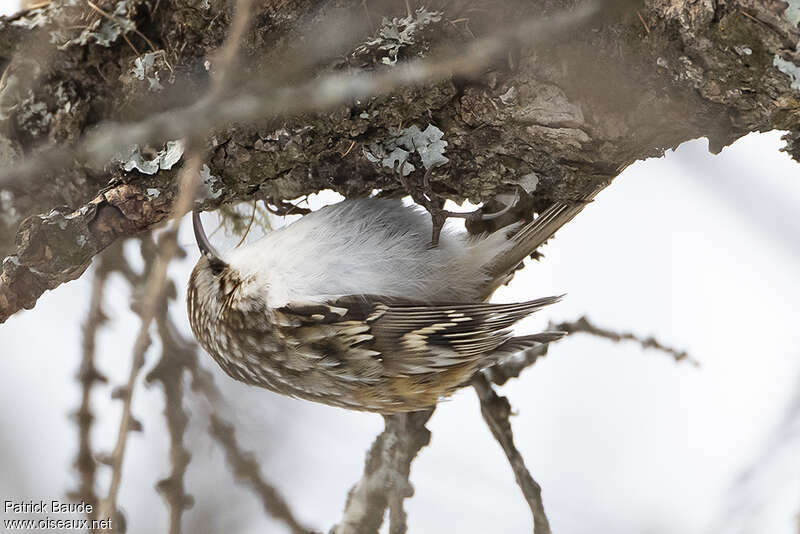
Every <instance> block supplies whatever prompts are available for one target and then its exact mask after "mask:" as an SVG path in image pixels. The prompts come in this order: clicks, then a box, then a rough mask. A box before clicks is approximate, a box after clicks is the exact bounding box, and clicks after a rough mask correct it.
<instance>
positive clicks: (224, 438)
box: [209, 413, 313, 534]
mask: <svg viewBox="0 0 800 534" xmlns="http://www.w3.org/2000/svg"><path fill="white" fill-rule="evenodd" d="M209 432H210V434H211V437H213V438H214V439H215V440H216V441H217V443H219V444H220V446H221V447H222V449H223V450H224V451H225V457H226V459H227V461H228V465H229V466H230V468H231V470H232V471H233V473H234V475H235V476H236V478H237V480H239V481H241V482H244V483H246V484H247V485H249V486H250V488H252V489H253V491H254V492H255V493H256V495H258V496H259V497H260V499H261V504H262V506H263V507H264V511H266V512H267V513H268V514H270V515H271V516H272V517H274V518H275V519H278V520H280V521H283V522H284V523H286V525H287V526H288V527H289V529H290V530H291V531H292V533H293V534H308V533H310V532H313V531H312V530H310V529H308V528H306V527H304V526H302V525H301V524H300V522H299V521H298V520H297V519H296V518H295V517H294V515H293V514H292V511H291V510H290V509H289V506H288V505H287V504H286V501H285V500H284V499H283V497H282V496H281V494H280V493H279V492H278V490H277V489H275V487H274V486H272V485H271V484H269V483H268V482H266V481H265V480H264V479H263V478H262V476H261V467H260V466H259V465H258V462H257V461H256V459H255V458H254V457H253V455H252V454H251V453H247V452H244V451H243V450H241V448H240V447H239V444H238V443H237V442H236V431H235V430H234V428H233V425H230V424H228V423H226V422H225V421H223V420H222V418H220V417H219V416H218V415H217V414H215V413H212V414H211V426H210V427H209Z"/></svg>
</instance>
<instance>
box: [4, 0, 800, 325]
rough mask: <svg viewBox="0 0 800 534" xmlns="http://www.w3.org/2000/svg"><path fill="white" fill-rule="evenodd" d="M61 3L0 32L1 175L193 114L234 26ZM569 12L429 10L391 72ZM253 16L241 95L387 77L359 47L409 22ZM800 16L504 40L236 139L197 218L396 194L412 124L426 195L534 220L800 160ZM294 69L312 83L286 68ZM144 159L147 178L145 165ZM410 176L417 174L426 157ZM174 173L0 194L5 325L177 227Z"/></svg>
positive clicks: (519, 4) (650, 21)
mask: <svg viewBox="0 0 800 534" xmlns="http://www.w3.org/2000/svg"><path fill="white" fill-rule="evenodd" d="M69 4H70V2H68V1H56V2H53V3H51V4H49V5H48V6H46V7H43V8H41V9H37V10H32V11H28V12H25V13H23V14H21V15H18V16H15V17H11V18H6V19H2V20H0V65H4V66H5V68H4V72H3V77H2V82H1V83H0V158H2V159H3V160H4V165H3V166H4V167H7V168H8V167H10V166H12V165H14V164H15V163H19V162H20V161H25V159H26V158H34V159H35V158H36V157H37V156H40V155H41V154H44V152H43V150H45V149H44V148H42V147H43V146H45V145H51V144H54V143H56V144H61V145H63V146H69V143H72V142H75V141H76V140H78V139H80V138H82V136H85V135H86V134H87V133H89V132H91V131H92V129H93V128H95V127H96V126H97V125H98V124H99V123H100V122H101V121H103V120H115V121H122V122H125V121H136V120H139V119H142V118H143V117H147V116H151V115H152V114H153V113H157V112H161V111H165V110H175V109H180V108H185V107H186V106H187V105H188V104H191V103H192V102H194V101H195V100H197V99H198V98H200V95H202V93H203V91H204V90H205V89H206V87H207V86H208V83H209V72H208V70H207V69H208V68H211V70H212V71H213V60H214V58H213V55H212V54H211V52H212V51H213V50H214V49H215V48H217V47H218V46H219V45H220V43H221V42H222V40H223V39H224V36H225V34H226V31H227V29H228V25H229V23H230V19H231V15H230V11H231V9H230V5H229V4H227V3H223V2H219V3H218V2H207V1H205V0H169V1H166V0H164V1H161V2H145V1H134V0H129V1H124V2H120V3H115V2H110V1H109V2H99V3H97V4H96V5H97V7H98V8H99V9H100V10H102V11H104V12H105V13H106V15H108V16H104V15H102V14H100V13H98V11H97V10H95V9H91V8H89V7H86V5H85V4H84V3H79V2H76V3H75V4H76V5H74V6H72V5H69ZM412 4H413V3H412ZM120 6H121V7H120ZM365 6H366V7H365ZM571 6H573V3H572V2H567V1H566V0H544V1H535V2H523V1H509V2H493V1H491V0H483V1H479V0H476V1H466V0H464V1H457V2H438V1H432V2H431V3H430V4H428V5H425V7H426V8H427V9H428V11H436V10H441V11H443V14H442V16H441V17H438V19H436V17H432V18H430V19H426V21H425V23H422V22H419V23H418V24H416V25H415V28H414V31H412V32H411V39H410V41H412V42H405V41H403V42H400V43H399V44H397V43H396V42H393V43H390V44H393V45H396V46H392V47H389V48H390V49H391V51H392V53H395V52H396V57H397V61H398V62H399V63H403V62H407V61H410V60H413V59H414V58H418V57H427V56H431V55H435V54H437V53H438V52H437V51H439V50H443V49H446V50H449V51H451V52H452V50H454V49H456V50H457V49H458V47H466V46H467V45H469V44H470V43H471V42H473V41H474V40H475V39H480V38H481V37H483V36H486V35H490V34H492V32H498V31H500V32H503V31H505V29H506V28H508V27H512V26H513V25H514V24H515V23H516V22H518V21H519V20H522V19H525V18H529V17H533V18H537V17H546V16H548V14H551V13H555V12H558V11H560V10H563V9H571ZM787 7H788V9H787ZM115 9H116V11H115ZM258 10H259V12H258V13H257V14H255V15H254V21H253V26H252V28H251V30H250V32H249V33H248V36H247V40H246V43H245V47H244V56H245V58H244V62H243V64H244V65H245V68H244V69H243V71H242V73H240V76H241V77H240V78H239V79H240V80H247V79H251V78H254V77H259V76H262V77H263V76H266V77H269V76H274V77H278V78H281V81H289V82H291V81H292V80H302V79H305V78H304V76H306V75H307V73H308V72H309V70H311V71H313V72H315V73H317V74H318V75H319V74H320V73H330V72H339V71H344V70H345V69H359V70H365V69H374V70H375V71H376V72H377V71H380V70H381V69H384V68H395V67H386V66H385V65H383V60H384V59H386V60H387V61H389V62H391V61H392V60H393V59H394V56H388V57H387V54H389V53H390V52H387V50H385V49H381V45H384V44H387V40H386V38H385V37H384V38H381V39H379V40H378V41H377V44H372V45H369V44H365V43H369V42H371V40H372V41H374V39H372V37H375V36H376V35H378V34H379V26H381V23H380V17H381V16H383V15H389V16H396V17H403V16H405V14H406V13H405V6H404V5H403V3H402V2H388V1H386V2H368V3H363V2H360V1H356V0H332V1H327V2H310V1H303V0H283V1H277V2H268V3H267V2H265V3H263V4H260V5H259V6H258ZM393 10H394V11H393ZM797 10H798V8H797V6H796V5H792V6H788V4H786V3H784V2H780V1H763V2H756V1H755V0H736V1H730V2H715V1H713V0H701V1H698V2H688V1H682V0H648V1H647V2H645V3H643V4H642V5H640V6H639V8H638V9H636V8H632V9H628V10H626V11H625V12H624V13H622V14H618V15H614V16H613V17H611V19H610V20H609V19H608V18H606V19H605V20H603V21H595V22H594V23H593V24H592V25H591V27H585V28H582V29H581V30H580V31H572V32H569V33H564V34H563V35H560V36H558V38H556V39H554V40H553V41H552V42H550V43H547V44H542V43H536V44H535V45H529V44H528V42H527V41H526V40H525V39H524V38H520V39H516V40H514V42H513V43H512V44H511V45H509V46H508V47H507V48H506V49H505V50H503V53H500V54H496V55H495V56H494V57H493V59H491V60H490V61H488V62H487V63H486V64H485V65H483V66H482V68H481V69H480V70H479V71H478V72H477V73H472V75H471V76H469V77H463V76H454V77H448V78H446V79H442V80H439V81H436V82H435V83H431V84H428V85H425V86H410V87H402V88H399V89H397V90H395V91H393V92H392V93H390V94H388V95H383V96H376V97H373V98H369V99H362V100H359V101H353V102H349V103H347V104H345V105H339V106H336V107H333V108H331V109H328V110H326V111H323V112H319V113H313V114H312V113H299V114H298V113H295V114H293V115H292V116H284V117H280V118H274V117H273V118H271V119H269V120H259V118H258V117H254V118H253V119H254V120H252V121H248V122H246V123H243V122H240V123H237V124H233V125H229V126H226V127H224V128H221V129H217V130H216V131H215V133H214V135H213V137H212V138H211V141H210V143H209V146H208V157H207V159H206V163H207V165H208V169H206V171H207V172H206V174H205V177H206V185H207V186H208V187H209V189H210V191H209V193H211V194H210V195H209V197H208V198H207V199H206V201H205V202H204V207H206V208H214V207H217V206H219V205H221V204H222V203H226V202H232V201H238V200H246V199H252V198H254V197H258V198H262V199H265V200H269V201H273V202H278V201H280V200H283V199H290V198H295V197H298V196H302V195H304V194H307V193H312V192H315V191H318V190H321V189H334V190H336V191H338V192H340V193H342V194H343V195H345V196H354V195H363V194H367V193H369V192H370V191H372V190H373V189H381V190H383V191H384V192H386V193H387V194H391V192H393V191H398V190H399V187H400V186H399V182H398V180H397V179H396V175H395V174H394V172H393V170H392V169H391V168H390V166H386V165H383V164H381V163H383V162H378V163H377V164H376V163H375V162H373V161H372V160H374V159H375V156H376V151H377V152H380V151H381V150H386V151H389V150H390V149H391V148H392V147H393V146H394V145H395V144H397V140H398V137H399V136H401V135H402V134H403V133H404V132H405V133H407V130H406V129H407V128H409V127H411V126H416V127H418V128H419V129H420V130H423V131H424V130H425V129H426V128H427V126H428V125H434V126H435V128H436V129H438V130H440V131H441V132H442V134H443V137H442V139H443V140H444V141H445V142H446V143H447V144H446V146H445V147H444V153H443V154H444V156H445V157H446V158H447V159H448V160H449V162H448V166H447V168H446V170H441V171H440V172H438V173H437V174H436V175H435V177H434V181H433V184H432V185H433V189H434V190H435V191H436V192H437V193H439V194H441V195H443V196H446V197H448V198H453V199H464V198H467V199H470V200H472V201H486V200H489V199H490V198H492V196H493V195H495V194H497V193H499V192H503V191H507V190H510V188H511V187H513V184H517V183H521V182H522V183H526V184H528V185H530V184H531V182H532V181H531V178H532V177H534V176H535V177H536V178H537V183H538V185H537V188H536V191H535V193H534V195H533V205H532V207H533V208H535V209H537V210H542V209H544V208H545V207H547V206H548V205H550V204H551V203H553V202H555V201H559V200H569V199H573V198H578V197H579V196H580V195H582V194H584V193H585V192H586V191H587V190H591V189H593V188H596V187H597V186H598V185H599V184H605V183H607V182H609V181H610V180H612V179H613V178H614V177H615V176H616V175H617V174H618V173H619V172H620V171H621V170H622V169H624V168H625V167H626V166H627V165H629V164H631V163H632V162H634V161H636V160H639V159H643V158H648V157H656V156H660V155H662V154H663V152H664V150H666V149H668V148H672V147H675V146H677V145H679V144H680V143H682V142H683V141H686V140H688V139H692V138H697V137H702V136H705V137H707V138H708V139H709V148H710V150H711V151H712V152H718V151H719V150H721V148H722V147H724V146H726V145H728V144H730V143H731V142H733V141H734V140H736V139H737V138H739V137H741V136H742V135H745V134H747V133H749V132H753V131H766V130H771V129H776V128H779V129H786V130H792V133H791V134H790V135H789V136H788V146H787V151H789V153H791V154H792V155H793V156H794V157H795V158H797V157H798V148H797V147H798V144H797V139H798V135H800V127H798V123H800V121H798V117H800V98H799V97H800V80H799V79H798V78H800V71H799V70H798V65H800V52H798V38H799V36H800V32H799V31H798V28H797V20H796V18H797ZM109 16H110V17H112V18H113V20H112V18H108V17H109ZM420 17H421V16H420V15H414V16H413V18H412V19H411V20H412V21H414V22H417V21H421V18H420ZM434 19H436V20H434ZM792 19H793V20H792ZM74 26H79V28H75V29H70V28H73V27H74ZM384 26H385V25H384ZM343 28H346V31H345V30H344V29H343ZM343 35H344V36H345V37H342V36H343ZM325 43H334V44H333V45H331V46H329V47H328V48H325V46H324V44H325ZM360 45H364V46H360ZM148 54H150V55H148ZM287 57H289V58H292V60H291V61H290V62H289V63H298V64H303V67H304V68H303V69H295V68H292V65H290V64H287V60H286V58H287ZM307 58H313V61H311V60H308V59H307ZM159 87H161V89H159ZM439 146H441V145H439ZM140 148H141V152H142V153H143V154H145V155H144V156H143V159H155V156H154V155H153V156H147V150H148V147H140ZM149 149H150V150H152V151H153V152H158V151H163V149H164V146H163V145H161V144H156V145H154V146H152V147H149ZM162 156H163V152H162ZM380 158H381V156H380V154H378V159H380ZM122 159H123V160H124V159H125V158H122ZM389 159H390V158H384V162H385V161H388V160H389ZM409 161H410V162H411V163H412V164H414V165H415V166H416V167H417V168H419V167H420V160H419V158H418V156H413V157H412V159H410V160H409ZM168 166H170V167H171V165H167V164H164V165H162V168H161V169H160V170H157V172H155V173H154V174H144V173H142V172H139V171H137V170H132V171H130V172H126V171H124V170H122V169H121V168H120V165H119V164H118V163H113V162H108V163H107V164H105V165H99V166H98V165H96V162H95V164H91V165H90V164H88V163H87V164H84V165H68V166H66V167H63V168H60V169H58V170H53V171H51V172H48V173H46V174H45V175H43V176H37V177H36V178H35V179H33V180H31V179H29V178H28V177H25V178H24V179H22V178H19V179H14V177H13V176H12V177H11V178H10V179H7V180H5V181H3V180H0V254H2V255H3V256H6V259H5V261H4V262H3V267H2V269H3V270H2V273H0V321H4V320H5V319H7V318H8V317H9V316H10V315H11V314H13V313H15V312H16V311H17V310H19V309H21V308H31V307H33V306H34V304H35V302H36V299H37V298H38V297H39V296H40V295H41V293H42V292H43V291H44V290H46V289H52V288H54V287H56V286H58V285H59V284H61V283H64V282H66V281H69V280H72V279H74V278H76V277H78V276H80V275H81V274H82V273H83V271H84V270H85V269H86V267H87V266H88V265H89V263H90V262H91V260H92V257H93V256H94V255H95V254H96V253H97V252H99V251H100V250H102V249H103V248H105V247H106V246H108V245H109V244H110V243H112V242H113V241H114V240H116V239H119V238H122V237H125V236H129V235H133V234H135V233H137V232H139V231H142V230H144V229H147V228H149V227H152V226H153V225H155V224H158V223H159V222H161V221H162V220H163V219H164V218H165V217H167V216H168V214H169V212H170V208H171V205H172V202H173V200H174V197H175V186H174V183H175V176H176V171H175V169H177V167H178V165H177V164H176V165H175V166H174V167H171V168H170V169H165V168H164V167H168ZM156 167H157V168H158V167H159V165H158V164H156ZM20 176H23V175H20ZM65 206H66V207H65Z"/></svg>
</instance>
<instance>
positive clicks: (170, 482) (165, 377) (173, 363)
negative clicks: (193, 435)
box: [147, 298, 195, 534]
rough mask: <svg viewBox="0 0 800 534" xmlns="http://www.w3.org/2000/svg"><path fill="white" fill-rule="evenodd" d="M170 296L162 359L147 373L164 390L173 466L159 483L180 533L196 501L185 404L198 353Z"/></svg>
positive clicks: (173, 533) (161, 329)
mask: <svg viewBox="0 0 800 534" xmlns="http://www.w3.org/2000/svg"><path fill="white" fill-rule="evenodd" d="M167 300H168V299H167V298H164V299H163V305H162V306H160V307H159V311H158V314H157V316H156V325H157V327H158V335H159V339H160V340H161V359H160V360H159V361H158V363H157V364H156V366H155V367H154V368H153V369H152V370H151V371H150V372H149V373H148V374H147V381H148V382H151V383H152V382H155V381H159V382H161V385H162V388H163V390H164V417H165V419H166V422H167V431H168V433H169V441H170V446H169V457H170V464H171V468H172V469H171V472H170V474H169V476H168V477H167V478H164V479H162V480H160V481H159V482H158V485H157V486H156V487H157V489H158V491H159V493H161V495H162V496H163V497H164V499H165V500H166V501H167V505H168V508H169V532H170V534H180V532H181V520H182V517H183V511H184V510H187V509H188V508H191V506H192V504H194V500H193V499H192V496H191V495H189V494H187V493H186V488H185V487H184V477H185V475H186V469H187V467H188V466H189V460H190V459H191V454H190V453H189V451H188V450H187V449H186V446H185V444H184V442H183V436H184V433H185V432H186V427H187V425H188V422H189V416H188V415H187V413H186V410H184V408H183V398H184V386H183V372H184V369H185V367H186V364H187V362H188V361H191V359H193V358H195V353H194V347H193V346H192V345H190V344H187V343H186V342H185V341H184V340H183V339H182V338H181V337H180V335H179V334H177V332H176V331H175V328H174V326H173V325H172V323H171V322H170V320H169V315H168V302H167Z"/></svg>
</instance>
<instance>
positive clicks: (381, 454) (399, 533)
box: [331, 408, 433, 534]
mask: <svg viewBox="0 0 800 534" xmlns="http://www.w3.org/2000/svg"><path fill="white" fill-rule="evenodd" d="M431 415H433V408H431V409H430V410H424V411H420V412H411V413H403V414H395V415H388V416H384V421H385V423H386V428H385V429H384V431H383V432H382V433H381V434H380V435H379V436H378V437H377V438H376V439H375V442H374V443H373V444H372V447H371V448H370V450H369V452H368V453H367V460H366V462H365V465H364V474H363V476H362V477H361V480H359V481H358V483H356V485H355V486H353V488H352V489H351V490H350V493H349V494H348V496H347V504H346V505H345V510H344V516H343V518H342V522H341V523H339V524H338V525H336V526H335V527H333V529H331V533H332V534H361V533H365V532H369V533H372V532H377V531H378V529H379V528H380V526H381V524H382V523H383V515H384V512H385V510H386V508H387V507H388V508H389V532H390V534H403V533H405V532H406V530H407V525H406V513H405V510H404V509H403V501H404V500H405V499H406V498H408V497H410V496H411V495H413V493H414V489H413V488H412V487H411V483H410V482H409V481H408V476H409V473H410V470H411V462H412V461H413V460H414V458H416V456H417V454H418V453H419V451H420V450H421V449H422V448H423V447H424V446H426V445H427V444H428V443H429V442H430V439H431V433H430V431H429V430H428V429H427V428H425V423H427V422H428V420H429V419H430V418H431Z"/></svg>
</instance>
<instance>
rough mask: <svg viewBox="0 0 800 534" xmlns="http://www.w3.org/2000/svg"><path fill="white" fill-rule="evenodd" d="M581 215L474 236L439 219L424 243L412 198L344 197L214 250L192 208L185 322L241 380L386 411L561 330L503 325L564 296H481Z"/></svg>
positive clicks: (553, 215) (453, 385)
mask: <svg viewBox="0 0 800 534" xmlns="http://www.w3.org/2000/svg"><path fill="white" fill-rule="evenodd" d="M577 211H579V208H578V209H577V210H576V209H575V206H574V203H568V202H567V203H560V204H556V205H554V206H553V207H551V209H549V210H546V211H545V212H543V213H541V214H540V215H539V216H538V217H537V218H535V219H534V220H533V221H531V222H528V223H525V222H522V223H516V224H515V225H513V226H511V227H506V228H503V229H500V230H497V231H494V232H491V233H488V234H484V235H478V236H474V235H470V234H468V233H467V232H466V231H464V230H463V229H461V230H459V229H453V228H445V230H444V231H443V232H442V233H441V237H440V238H439V240H438V243H437V244H436V246H431V243H430V240H429V236H430V228H431V219H430V217H428V216H427V214H426V213H425V212H424V211H423V210H421V209H420V208H419V207H417V206H414V205H406V204H404V203H403V202H402V200H401V199H382V198H353V199H345V200H343V201H341V202H339V203H337V204H333V205H329V206H326V207H323V208H321V209H319V210H316V211H313V212H311V213H308V214H306V215H304V216H303V217H301V218H300V219H299V220H297V221H295V222H293V223H291V224H289V225H287V226H284V227H282V228H279V229H277V230H274V231H271V232H269V233H267V234H266V235H265V236H264V237H263V238H261V239H260V240H258V241H256V242H254V243H252V244H249V245H245V246H242V247H240V248H234V249H233V250H230V251H228V252H226V253H225V254H220V253H218V252H217V250H216V249H215V248H214V247H213V246H212V244H211V243H210V241H209V239H208V237H207V235H206V233H205V230H204V229H203V225H202V220H201V218H200V212H199V211H198V210H197V209H195V210H194V211H193V214H192V221H193V227H194V234H195V238H196V241H197V245H198V248H199V249H200V253H201V254H200V259H199V260H198V262H197V264H196V265H195V267H194V269H193V270H192V273H191V275H190V278H189V282H188V286H187V312H188V317H189V322H190V325H191V329H192V332H193V334H194V336H195V338H196V339H197V340H198V342H199V343H200V345H201V346H202V347H203V348H204V349H205V351H206V352H208V353H209V354H210V355H211V357H212V358H213V359H214V360H215V361H216V362H217V364H219V366H220V367H221V368H222V369H223V370H224V371H225V372H226V373H227V374H228V375H229V376H231V377H232V378H234V379H236V380H239V381H241V382H244V383H247V384H251V385H255V386H260V387H263V388H266V389H268V390H271V391H273V392H276V393H279V394H283V395H288V396H290V397H296V398H301V399H306V400H310V401H314V402H319V403H323V404H327V405H332V406H338V407H342V408H346V409H351V410H358V411H367V412H376V413H380V414H384V415H391V414H395V413H403V412H412V411H418V410H423V409H427V408H430V407H432V406H434V405H436V404H437V403H438V402H439V401H440V400H441V399H443V398H445V397H448V396H450V395H451V394H452V393H454V392H455V391H456V390H458V389H459V388H461V387H463V386H466V385H468V384H469V383H470V380H471V379H472V378H473V376H474V375H475V373H477V372H480V371H481V370H483V369H485V368H487V367H490V366H492V365H494V364H497V363H498V362H501V361H503V360H505V359H507V358H510V357H513V356H514V355H516V354H519V353H522V352H525V351H528V350H531V349H533V348H536V347H539V346H541V345H543V344H547V343H550V342H552V341H555V340H557V339H559V338H561V337H562V336H563V335H564V332H548V331H545V332H540V333H536V334H530V335H522V336H515V335H514V334H513V333H512V332H511V327H512V326H513V325H514V324H515V323H516V322H517V321H519V320H520V319H522V318H524V317H526V316H528V315H530V314H531V313H533V312H535V311H537V310H540V309H541V308H543V307H545V306H548V305H551V304H554V303H556V302H558V301H559V300H560V299H561V297H562V296H563V295H562V296H549V297H544V298H537V299H534V300H529V301H525V302H517V303H509V304H498V303H490V302H488V299H489V298H490V297H491V295H492V293H494V291H495V290H496V289H497V288H498V287H499V286H501V285H502V284H503V283H506V282H508V280H509V279H510V277H512V276H513V273H514V271H515V270H516V269H517V268H518V267H519V265H520V264H521V262H522V261H523V260H524V259H525V258H526V257H527V256H529V255H530V254H532V253H533V252H534V251H535V250H536V248H537V247H538V246H539V245H540V244H542V243H543V242H544V241H545V240H546V239H547V238H549V237H550V236H551V235H552V233H553V232H554V229H553V228H557V227H559V226H560V225H561V224H563V223H564V222H566V220H569V219H570V218H572V216H574V214H575V213H577Z"/></svg>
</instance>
